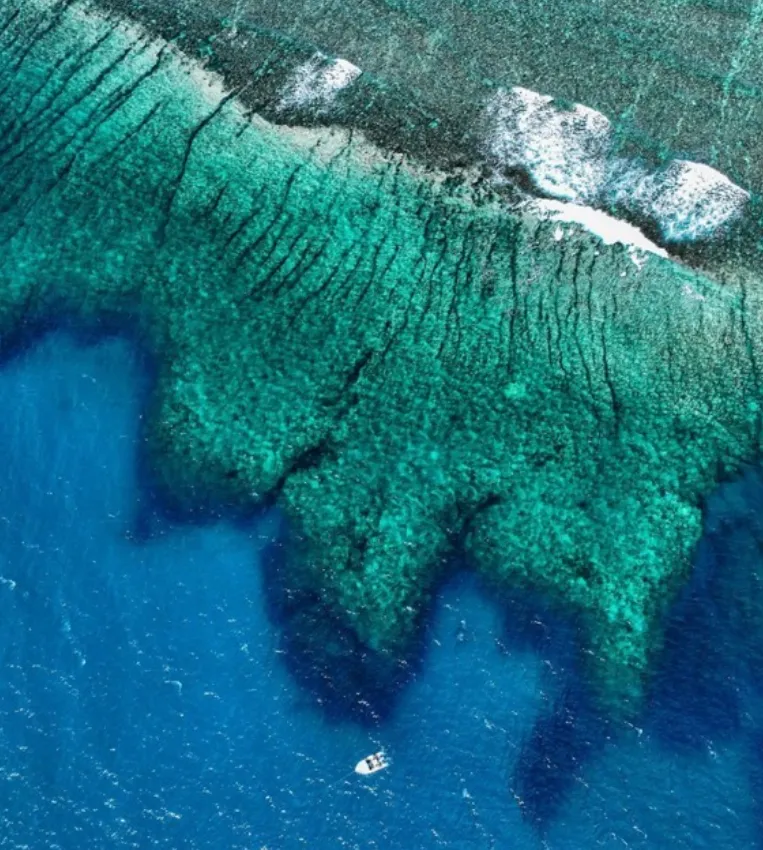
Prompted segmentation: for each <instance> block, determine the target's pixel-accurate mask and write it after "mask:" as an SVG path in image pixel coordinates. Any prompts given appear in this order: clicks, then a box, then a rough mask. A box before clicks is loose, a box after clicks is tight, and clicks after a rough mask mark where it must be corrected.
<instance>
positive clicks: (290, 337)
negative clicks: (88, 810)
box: [0, 0, 763, 701]
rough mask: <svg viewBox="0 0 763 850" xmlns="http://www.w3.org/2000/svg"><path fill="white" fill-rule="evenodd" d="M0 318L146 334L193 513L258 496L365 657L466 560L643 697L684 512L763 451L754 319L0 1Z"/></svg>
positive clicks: (166, 471)
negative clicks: (521, 591) (559, 619)
mask: <svg viewBox="0 0 763 850" xmlns="http://www.w3.org/2000/svg"><path fill="white" fill-rule="evenodd" d="M0 64H1V65H2V71H1V72H0V74H1V75H2V80H3V88H2V92H1V93H0V104H1V105H2V109H1V110H0V121H2V125H3V132H2V136H1V137H0V175H1V176H2V182H0V241H1V242H2V254H0V270H1V274H2V277H1V278H0V280H1V281H2V286H1V287H0V327H2V331H3V335H4V336H5V335H7V334H11V333H12V332H13V331H14V329H16V328H18V327H19V326H20V325H21V324H22V323H24V322H30V321H34V320H35V319H36V318H40V317H43V316H46V315H49V314H50V313H51V311H61V310H66V311H68V312H71V313H74V314H75V315H77V316H79V317H81V318H93V317H98V316H99V315H105V314H116V315H124V316H130V317H134V318H135V319H137V321H138V322H139V323H140V326H141V328H142V331H143V333H144V335H145V338H146V340H147V342H148V344H149V345H150V346H151V347H152V348H153V349H154V351H155V352H156V354H157V356H158V359H159V362H160V364H161V365H160V374H159V378H158V385H157V387H156V391H155V397H154V406H153V409H152V411H151V421H150V423H149V424H148V431H147V433H148V435H149V443H150V450H151V457H152V460H153V463H154V464H155V467H156V469H157V474H158V475H159V476H160V478H161V479H162V480H163V481H164V483H165V486H166V488H167V492H168V494H170V495H171V496H172V498H174V499H175V500H176V501H177V502H178V503H179V504H180V505H184V506H186V507H189V508H191V507H193V506H194V505H197V504H199V503H201V502H204V501H207V500H209V501H212V502H218V503H219V502H221V501H222V500H229V501H230V500H233V501H235V502H237V503H239V504H252V503H255V502H257V501H262V500H266V499H273V500H276V501H277V502H278V504H279V505H281V506H282V508H283V509H284V511H285V512H286V514H287V515H288V516H289V518H290V519H291V521H292V527H293V528H292V534H291V544H290V545H291V552H290V555H289V570H290V571H291V575H292V576H293V581H294V583H295V585H297V586H300V587H302V588H312V589H314V591H315V592H316V593H318V594H320V596H321V599H322V600H323V602H324V604H325V605H326V607H327V608H328V609H329V610H330V611H331V612H332V613H333V615H334V616H335V617H337V618H338V619H339V620H341V622H343V623H344V624H345V625H346V626H347V627H348V628H349V629H351V630H352V632H353V633H354V634H355V636H356V637H357V639H358V640H359V641H360V642H361V643H362V644H363V645H365V646H366V647H367V648H368V649H369V650H371V651H375V652H377V653H381V654H384V653H388V652H392V651H396V650H397V649H399V648H400V647H401V646H404V645H405V643H406V642H407V641H408V640H410V638H411V636H412V634H413V633H414V632H415V630H416V627H417V622H418V618H419V615H420V612H421V610H422V606H424V605H425V604H426V601H427V598H428V594H429V592H430V590H431V588H432V586H433V583H434V582H435V581H436V580H437V577H438V575H440V574H441V571H442V569H443V566H444V563H445V562H446V560H447V558H448V556H449V554H450V553H451V552H453V551H454V550H457V549H460V550H462V551H464V552H465V553H466V554H467V556H468V557H469V558H470V560H471V561H472V563H473V564H474V566H475V567H476V568H477V569H479V570H481V571H482V572H483V573H484V574H485V575H486V576H487V577H489V578H490V580H492V581H494V582H496V583H498V584H504V585H505V584H507V583H509V584H526V585H528V586H532V587H534V588H540V589H543V590H544V591H546V592H548V593H549V594H551V595H552V596H554V597H555V598H558V599H562V600H564V602H565V604H567V605H568V606H569V607H570V609H571V610H573V611H575V612H577V613H578V614H579V615H580V622H581V623H582V624H583V629H584V634H582V635H581V646H582V647H583V648H584V649H585V651H586V657H587V658H589V659H590V665H589V669H590V670H591V673H592V676H593V677H594V680H595V681H597V682H598V684H599V688H600V693H601V694H602V695H604V696H606V697H608V698H611V699H613V700H620V701H622V700H624V699H626V698H627V697H628V696H629V695H637V694H638V692H639V689H640V687H641V684H642V682H643V676H644V673H645V671H646V669H647V665H648V662H649V659H650V654H651V653H652V651H653V650H654V648H655V647H656V646H658V645H659V639H660V615H661V612H662V610H663V608H664V606H665V604H666V602H667V601H668V600H669V599H670V598H671V595H672V594H673V593H674V592H675V590H676V588H677V587H678V586H679V585H680V582H681V580H682V579H683V578H684V577H685V575H686V571H687V567H688V559H689V556H690V553H691V550H692V547H693V545H694V544H695V542H696V540H697V538H698V537H699V534H700V526H701V516H700V506H701V501H702V499H703V498H704V496H705V495H706V494H707V493H708V492H709V490H710V489H711V488H712V487H713V485H714V482H716V481H717V479H718V477H719V475H722V474H723V473H724V472H727V471H731V470H733V469H735V468H737V467H738V466H739V464H740V463H742V461H743V460H745V459H746V458H749V457H752V456H753V455H755V454H756V453H757V452H758V451H759V447H760V400H761V388H760V378H759V368H760V367H759V364H760V362H761V361H760V358H761V356H762V355H763V352H761V343H760V340H761V339H762V338H763V337H762V336H761V333H760V303H759V296H758V294H757V293H755V292H753V291H750V290H749V289H748V288H747V286H746V284H745V282H744V280H743V279H741V278H740V279H739V280H735V281H734V280H730V281H728V282H727V284H726V286H725V287H720V286H718V285H717V284H715V283H713V282H711V281H708V280H705V279H703V278H702V277H701V276H699V275H698V274H696V273H694V272H691V271H690V270H687V269H686V268H683V267H681V266H680V265H678V264H676V263H673V262H670V261H669V260H665V259H662V258H659V257H656V256H651V257H649V259H645V260H644V262H643V264H635V263H634V262H633V261H632V259H631V257H630V255H629V253H628V251H627V250H626V249H624V248H622V247H621V246H618V245H614V246H606V245H604V244H602V243H601V242H599V241H598V240H597V239H596V238H594V237H593V236H591V235H590V234H587V233H585V232H581V231H579V230H576V229H575V228H574V227H573V228H567V230H566V231H565V232H564V233H563V234H562V236H561V237H558V233H557V228H558V227H559V225H558V224H557V223H556V222H553V221H544V220H540V219H538V218H537V217H534V216H532V215H529V214H528V215H524V216H523V215H521V214H518V213H508V212H507V211H506V210H505V209H504V208H502V207H501V205H500V204H499V203H498V202H497V201H496V200H495V199H494V198H492V197H491V196H490V195H489V194H487V193H485V194H480V193H479V192H477V191H476V190H474V189H471V188H470V187H468V186H464V185H461V186H454V185H453V184H452V182H451V181H448V180H446V179H444V176H443V175H438V174H436V173H432V174H424V173H421V172H420V171H417V170H415V169H414V168H412V167H410V166H409V165H408V164H407V163H406V162H405V161H404V160H403V159H402V158H400V157H393V156H384V155H383V154H382V153H381V152H379V151H378V150H375V149H373V148H372V147H371V146H370V145H368V144H366V143H364V142H363V140H362V139H358V138H353V137H352V135H351V134H348V133H346V132H344V131H329V130H323V131H313V132H308V131H303V130H293V129H288V128H283V127H276V126H274V125H272V124H268V123H266V122H265V121H264V120H262V119H260V118H258V117H257V116H253V115H251V114H250V113H249V112H247V110H246V109H245V108H244V107H243V106H242V105H241V103H240V101H239V99H238V98H237V92H236V91H228V90H226V89H225V87H224V86H223V84H222V81H221V80H220V79H219V78H216V77H215V76H214V75H212V74H209V73H205V72H203V71H201V70H200V68H199V66H198V65H194V64H192V63H191V62H189V61H187V60H185V59H184V58H183V57H182V55H181V54H180V53H179V51H178V50H177V49H176V48H174V47H172V46H170V45H169V44H167V43H166V42H162V41H158V40H154V39H152V38H151V37H149V36H148V35H147V33H146V32H145V31H143V30H141V29H139V28H137V27H135V26H133V25H131V24H129V25H128V24H126V23H123V22H120V21H119V20H116V19H112V18H109V17H107V16H103V15H101V14H99V13H97V12H95V11H93V10H92V9H91V8H89V7H86V6H84V5H81V4H79V3H71V4H62V3H57V2H53V0H34V2H30V3H28V4H26V5H25V7H24V9H23V10H19V9H18V8H17V7H14V5H13V4H10V3H6V2H2V3H0Z"/></svg>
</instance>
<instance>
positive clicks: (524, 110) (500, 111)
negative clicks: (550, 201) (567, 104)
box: [487, 87, 612, 203]
mask: <svg viewBox="0 0 763 850" xmlns="http://www.w3.org/2000/svg"><path fill="white" fill-rule="evenodd" d="M487 116H488V121H489V125H490V130H489V135H488V139H487V149H488V152H489V154H490V156H491V158H492V159H494V160H496V161H498V162H499V163H500V164H501V165H503V166H505V167H509V168H521V169H523V170H525V171H526V172H527V174H528V175H529V176H530V178H531V179H532V181H533V183H534V184H535V185H536V187H537V188H538V190H539V191H540V192H542V193H543V194H546V195H550V196H551V197H554V198H560V199H562V200H566V201H575V202H578V203H587V202H590V201H592V200H593V199H594V198H596V197H597V196H598V194H599V192H600V189H601V186H602V184H603V182H604V181H605V180H606V176H607V158H608V156H609V153H610V149H611V146H612V127H611V124H610V122H609V121H608V119H607V118H606V117H605V116H604V115H602V114H601V112H597V111H596V110H595V109H590V108H588V107H587V106H581V105H580V104H575V105H574V107H573V108H572V109H560V108H559V107H558V106H557V105H556V104H555V103H554V101H553V99H552V98H551V97H548V96H547V95H542V94H538V93H537V92H534V91H530V89H525V88H519V87H516V88H513V89H511V90H510V91H505V90H503V89H501V90H499V91H498V92H497V93H496V94H495V95H494V96H493V98H492V99H491V101H490V103H489V104H488V107H487Z"/></svg>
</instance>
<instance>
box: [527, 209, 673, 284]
mask: <svg viewBox="0 0 763 850" xmlns="http://www.w3.org/2000/svg"><path fill="white" fill-rule="evenodd" d="M528 208H529V209H531V210H532V212H534V213H535V214H536V215H538V216H540V217H541V218H547V219H551V220H553V221H558V222H559V226H558V227H557V228H556V230H555V231H554V239H556V241H561V240H562V239H564V238H565V236H566V235H567V234H566V231H565V230H564V228H563V227H562V224H575V225H580V226H581V227H584V228H585V229H586V230H588V231H589V232H591V233H594V234H595V235H596V236H598V237H599V239H601V241H602V242H604V244H605V245H614V244H616V243H619V244H621V245H625V246H626V247H627V248H628V253H629V255H630V257H631V259H632V260H633V262H634V263H635V264H636V265H637V266H638V267H639V268H641V266H643V264H644V263H645V262H646V257H645V256H644V255H645V254H656V255H657V256H659V257H667V256H668V253H667V251H666V250H665V249H664V248H660V246H659V245H655V243H654V242H652V241H651V240H649V239H647V237H646V236H644V234H643V233H642V232H641V231H640V230H639V229H638V228H637V227H634V226H633V225H632V224H628V222H627V221H621V220H620V219H619V218H614V217H613V216H611V215H608V214H607V213H605V212H602V211H601V210H596V209H594V208H593V207H586V206H582V205H581V204H571V203H567V202H565V201H554V200H547V199H541V200H538V201H533V202H531V203H530V204H528Z"/></svg>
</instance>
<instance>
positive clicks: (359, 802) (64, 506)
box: [0, 334, 763, 850]
mask: <svg viewBox="0 0 763 850" xmlns="http://www.w3.org/2000/svg"><path fill="white" fill-rule="evenodd" d="M148 374H149V371H148V369H147V367H146V365H145V364H144V363H143V361H142V360H141V358H139V357H138V355H137V353H136V351H135V350H134V349H133V348H132V347H131V346H130V345H129V344H128V343H127V342H125V341H122V340H118V339H113V338H112V339H108V340H105V341H101V342H98V343H96V344H83V343H82V342H75V341H74V340H73V339H72V338H71V337H69V336H66V335H63V334H54V335H50V336H47V337H46V338H44V339H43V341H42V342H40V343H38V344H36V345H35V346H34V347H32V348H31V349H29V350H27V351H26V352H24V353H22V354H21V355H18V356H16V357H15V358H14V359H12V360H10V361H9V362H7V363H6V364H5V365H4V367H3V369H2V372H0V397H2V399H3V409H4V411H5V415H4V416H3V417H2V419H0V452H2V456H3V467H2V468H3V473H2V487H0V559H1V560H0V564H1V568H0V623H1V624H2V625H1V626H0V648H1V649H2V658H3V677H2V682H1V683H0V795H2V796H1V797H0V811H2V836H3V840H2V845H3V846H7V847H61V848H69V847H84V846H88V847H178V848H179V847H189V848H192V847H193V848H202V847H204V848H206V847H226V848H257V850H259V848H263V847H267V848H270V850H278V849H279V848H284V850H290V849H291V848H298V847H327V848H328V847H363V848H366V847H368V848H373V847H379V848H411V847H416V848H429V847H432V848H435V847H446V848H472V847H473V848H492V847H495V848H503V847H506V848H509V847H510V848H525V847H527V848H536V847H542V846H546V847H550V848H555V849H556V848H559V850H562V848H565V850H566V848H569V850H577V848H591V847H605V848H610V847H611V848H615V847H623V846H628V847H637V848H664V847H667V846H670V847H677V848H695V847H704V846H707V847H710V846H712V847H714V848H735V850H740V848H748V847H749V848H753V847H757V846H759V845H760V836H761V833H760V828H759V818H760V811H759V809H757V808H756V806H755V797H756V796H757V789H759V788H760V785H761V781H762V779H763V771H762V770H761V763H760V746H759V745H760V733H759V729H760V725H759V724H758V723H757V720H758V719H759V714H758V712H757V705H758V699H757V697H756V694H755V689H754V687H753V685H754V679H755V672H756V667H755V664H754V663H753V662H754V658H755V652H754V646H753V643H752V642H753V640H754V638H755V635H754V634H753V633H752V631H751V630H750V629H749V628H747V629H736V631H734V630H733V629H731V630H730V628H729V624H728V622H727V621H728V619H729V617H730V616H733V614H732V615H729V613H728V607H727V608H726V609H725V611H726V613H723V612H721V613H720V614H719V613H718V612H717V611H716V613H715V614H713V613H712V607H713V606H712V600H713V599H714V598H715V599H717V598H718V596H719V594H721V593H724V592H725V593H728V594H731V596H733V594H734V593H735V588H737V589H738V585H739V582H740V576H745V577H746V578H745V579H744V581H745V582H746V583H745V584H744V588H745V590H744V593H745V594H746V598H747V599H748V600H750V601H751V604H752V602H753V601H754V599H753V596H754V594H753V593H752V591H751V590H750V588H751V587H752V585H750V584H749V577H750V576H751V575H752V574H753V573H754V571H755V569H756V568H757V567H759V566H760V564H759V555H755V554H754V552H756V551H757V550H756V548H755V546H754V545H753V544H752V543H750V544H749V545H747V546H745V545H743V544H744V540H748V542H749V541H751V540H753V539H754V537H755V528H756V522H759V520H757V519H756V517H759V516H760V515H761V511H760V508H759V505H760V502H761V501H763V500H761V495H760V494H761V492H763V489H762V488H760V485H759V484H757V483H756V481H755V480H751V481H749V482H748V483H747V485H746V486H745V487H741V488H740V487H737V489H736V490H734V491H733V493H731V495H730V496H728V497H723V494H721V496H718V497H716V499H715V503H714V504H713V509H714V511H715V514H716V515H717V516H719V517H723V516H727V515H728V514H729V511H732V513H733V514H734V516H735V517H736V518H737V519H736V520H735V521H734V522H733V523H731V527H733V529H734V531H733V534H734V535H736V537H735V538H734V539H733V540H732V544H734V545H733V546H732V547H731V548H732V549H734V548H735V549H736V551H739V552H741V553H742V554H743V555H744V557H742V558H738V559H737V560H736V562H735V561H734V560H733V558H732V555H731V553H729V552H728V551H727V552H726V553H725V555H724V554H723V548H724V547H723V545H722V541H721V537H720V536H719V535H718V534H715V535H714V536H712V537H708V538H706V540H705V541H704V542H703V548H702V551H701V553H700V555H699V557H698V567H697V577H696V578H695V581H694V583H693V585H692V587H691V588H689V589H688V590H687V593H686V594H685V598H684V599H683V600H682V601H681V602H680V603H679V604H678V605H677V606H676V611H675V614H674V618H673V620H674V625H673V628H672V630H671V634H672V635H673V637H672V638H671V650H670V651H669V652H668V653H667V654H666V658H665V660H664V663H663V664H662V666H661V672H660V675H659V677H658V687H657V690H656V692H655V695H654V697H653V699H652V702H651V705H650V707H649V709H648V711H647V713H646V715H645V716H644V718H643V722H642V723H641V724H640V725H638V726H634V727H631V728H619V729H618V728H613V727H612V726H611V725H610V724H608V723H605V722H604V721H603V720H602V719H600V718H596V717H595V716H594V715H593V714H592V713H591V711H590V710H589V709H588V708H586V700H585V693H584V688H583V685H582V683H580V682H579V681H577V680H576V678H575V676H574V673H573V672H572V665H571V663H570V652H569V646H570V640H569V638H568V630H566V629H565V628H564V627H563V624H560V623H558V622H555V620H554V618H553V617H551V616H550V615H549V614H548V612H544V611H543V609H542V606H539V605H538V604H537V602H534V601H531V600H527V599H519V600H516V601H514V602H513V603H505V604H504V605H503V607H499V606H498V605H497V604H496V603H494V602H490V601H489V600H488V597H487V594H485V593H483V592H482V591H481V590H480V589H479V588H478V587H477V586H476V585H475V583H474V582H473V581H472V580H471V579H469V578H468V577H466V576H460V577H456V578H455V579H453V580H452V581H451V582H450V583H449V584H448V585H447V586H446V587H445V588H444V589H443V590H442V591H441V592H440V594H439V595H438V599H437V602H436V605H435V611H434V615H433V619H432V621H431V623H430V624H429V625H428V626H427V633H426V636H425V640H424V642H423V643H424V650H423V657H422V658H421V659H420V663H419V664H418V666H417V669H416V671H415V672H414V674H413V677H412V681H411V682H410V683H409V684H408V685H407V687H406V688H404V689H403V691H402V692H401V694H399V696H398V697H397V700H396V702H395V704H394V706H393V707H392V710H391V712H390V714H389V716H388V717H387V718H386V719H385V720H384V721H382V722H377V723H375V724H374V723H370V724H369V723H364V724H360V723H356V722H353V721H352V720H351V719H350V718H346V719H341V718H337V717H336V716H332V719H331V720H328V719H327V716H326V713H325V712H324V711H323V709H322V708H321V706H320V704H319V703H318V701H317V700H316V697H315V695H314V694H312V693H311V692H310V691H309V690H307V689H305V687H304V686H301V685H300V684H298V683H297V682H296V681H295V679H294V678H293V677H292V676H291V674H290V672H289V667H288V664H287V663H285V662H286V661H287V660H288V659H285V658H284V656H283V653H284V652H287V651H288V650H287V649H284V646H285V645H287V644H284V642H283V640H282V637H283V636H282V634H281V633H280V628H281V627H280V626H279V624H278V623H274V622H271V620H270V619H269V618H268V614H267V611H268V605H267V592H268V589H267V588H265V587H263V585H262V576H263V571H262V570H260V569H259V568H258V560H259V559H260V557H261V556H260V553H261V552H262V550H263V547H264V546H265V545H266V544H267V543H268V542H269V541H270V540H272V539H273V537H274V535H276V534H277V526H278V523H277V518H276V517H274V516H265V517H260V518H257V519H253V520H251V521H250V522H248V523H243V522H238V523H235V524H234V523H226V522H220V523H219V524H210V525H206V526H204V527H194V526H191V525H188V524H186V525H175V526H173V525H171V524H170V523H168V521H167V520H165V519H162V518H161V516H160V515H159V514H158V513H156V514H155V513H154V512H153V510H154V506H153V502H152V500H151V499H150V498H149V494H147V493H146V492H145V489H144V488H143V485H142V483H141V480H140V477H139V474H138V472H137V470H138V469H139V465H138V464H137V463H136V460H137V459H138V458H139V457H140V453H139V449H140V430H139V427H140V416H141V409H142V405H143V399H144V398H145V392H146V389H147V384H148V381H149V378H148ZM756 499H757V500H758V506H757V507H756V505H755V500H756ZM745 516H747V517H748V518H747V519H745ZM139 519H140V522H138V520H139ZM708 522H710V523H712V515H711V517H710V519H709V520H708ZM719 522H720V520H719ZM138 527H140V528H142V529H143V533H141V534H140V535H137V534H136V533H135V531H136V528H138ZM724 529H725V526H724ZM722 530H723V529H722ZM724 533H726V531H724ZM745 535H746V536H745ZM724 539H725V538H724ZM740 541H741V542H740ZM726 548H727V549H728V548H729V547H728V546H727V547H726ZM756 558H757V559H758V560H757V561H756ZM708 610H710V611H711V613H710V614H708ZM746 616H747V617H748V619H747V620H746V621H745V622H747V624H748V626H749V625H750V624H751V623H753V624H754V618H753V619H751V618H752V615H751V614H749V612H748V613H747V615H746ZM724 617H725V618H726V620H724ZM724 641H725V642H724ZM745 642H746V643H745ZM692 647H694V650H695V651H694V652H693V653H692ZM708 648H713V649H714V652H715V655H716V657H715V661H713V658H711V657H710V651H709V649H708ZM732 662H733V665H732ZM732 668H733V669H732ZM337 676H338V677H341V671H337ZM555 709H556V710H555ZM756 730H757V731H756ZM380 746H383V747H384V748H385V749H386V750H387V752H388V753H389V755H390V757H391V760H392V765H391V767H390V769H389V770H388V771H386V772H383V773H381V774H378V775H377V776H374V777H371V778H366V779H363V778H358V777H356V776H355V775H354V774H352V773H351V770H352V766H353V765H354V763H355V762H356V761H357V760H358V759H359V758H360V757H362V756H364V755H366V754H367V753H369V752H371V751H373V750H375V749H377V748H378V747H380Z"/></svg>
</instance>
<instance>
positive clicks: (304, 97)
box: [279, 53, 361, 109]
mask: <svg viewBox="0 0 763 850" xmlns="http://www.w3.org/2000/svg"><path fill="white" fill-rule="evenodd" d="M360 74H361V70H360V68H358V66H357V65H353V64H352V62H348V61H347V60H346V59H328V58H327V57H326V56H324V55H323V54H322V53H316V54H314V55H313V56H312V57H311V58H310V59H309V60H308V61H307V62H304V63H303V64H302V65H300V66H299V67H298V68H297V69H296V70H295V72H294V74H293V75H292V76H291V79H290V80H289V82H288V83H287V84H286V87H285V89H284V92H283V95H282V97H281V100H280V103H279V106H280V108H281V109H285V108H286V107H290V106H319V107H320V108H323V109H325V108H326V107H328V106H330V105H331V103H332V101H333V100H334V98H335V97H336V95H337V93H338V92H340V91H341V90H342V89H344V88H347V86H349V85H350V83H352V82H353V81H354V80H356V79H357V78H358V77H359V76H360Z"/></svg>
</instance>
